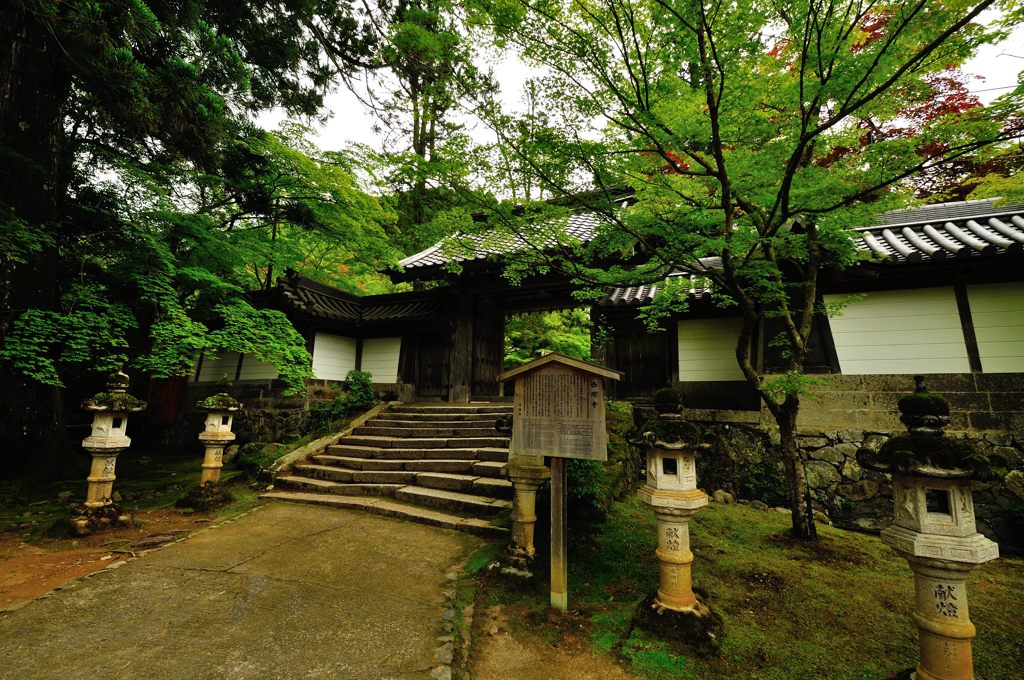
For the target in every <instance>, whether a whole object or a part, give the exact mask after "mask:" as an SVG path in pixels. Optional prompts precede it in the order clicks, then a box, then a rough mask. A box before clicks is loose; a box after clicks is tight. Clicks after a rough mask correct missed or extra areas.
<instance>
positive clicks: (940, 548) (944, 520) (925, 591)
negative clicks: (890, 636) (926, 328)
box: [857, 376, 999, 680]
mask: <svg viewBox="0 0 1024 680" xmlns="http://www.w3.org/2000/svg"><path fill="white" fill-rule="evenodd" d="M915 381H916V382H917V389H916V391H915V392H914V393H913V394H910V395H908V396H905V397H903V398H902V399H900V401H899V409H900V413H901V417H900V420H901V421H902V422H903V423H904V424H905V425H906V426H907V428H908V430H909V432H908V434H904V435H899V436H896V437H893V438H892V439H890V440H889V441H888V442H886V443H885V444H884V445H883V446H882V448H881V449H880V450H879V451H877V452H874V451H871V450H870V449H861V450H860V451H858V453H857V458H858V459H859V461H860V463H861V465H862V467H865V468H868V469H871V470H877V471H879V472H889V473H891V474H892V486H893V505H894V523H893V524H892V525H890V526H889V527H888V528H886V529H884V530H883V531H882V541H883V542H885V543H886V544H888V545H889V546H890V547H892V548H893V549H894V550H895V551H896V552H898V553H899V554H900V555H901V556H902V557H904V558H905V559H906V560H907V562H908V563H909V565H910V568H911V569H912V570H913V572H914V587H915V592H916V595H915V601H914V612H913V617H914V621H915V622H916V624H917V627H918V633H919V640H920V663H919V664H918V666H917V670H916V675H915V677H916V678H918V680H972V679H973V678H974V665H973V660H972V653H971V641H972V640H973V639H974V635H975V628H974V624H972V623H971V621H970V616H969V611H968V607H967V577H968V576H969V575H970V573H971V570H973V569H974V568H976V567H977V566H978V565H980V564H983V563H985V562H988V561H990V560H994V559H995V558H997V557H998V556H999V547H998V546H997V545H996V544H995V543H993V542H992V541H990V540H988V539H987V538H985V537H984V536H982V535H981V534H980V533H978V531H977V529H976V527H975V522H974V503H973V501H972V499H971V480H972V479H991V478H992V473H991V471H990V470H989V467H988V461H987V459H986V458H985V457H984V456H981V455H979V454H978V453H977V451H975V449H974V448H973V446H971V445H970V444H969V443H968V442H967V441H966V440H963V439H953V438H951V437H948V436H946V435H945V434H944V433H943V428H944V427H945V425H946V424H947V423H948V422H949V405H948V404H947V403H946V402H945V400H943V399H942V398H940V397H938V396H935V395H933V394H931V393H930V392H928V390H927V388H926V387H925V384H924V379H923V378H922V377H921V376H917V377H915Z"/></svg>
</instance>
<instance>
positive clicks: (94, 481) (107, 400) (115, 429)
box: [72, 371, 146, 534]
mask: <svg viewBox="0 0 1024 680" xmlns="http://www.w3.org/2000/svg"><path fill="white" fill-rule="evenodd" d="M82 408H83V409H84V410H86V411H91V412H92V413H93V417H92V432H91V433H90V434H89V436H88V437H86V438H85V439H83V440H82V448H84V449H85V450H86V451H88V452H89V454H90V455H91V456H92V467H91V469H90V470H89V477H88V478H87V481H88V482H89V489H88V492H87V494H86V498H85V504H84V506H83V507H82V508H81V509H80V510H79V512H78V515H77V516H76V517H74V518H73V519H72V524H73V526H74V529H75V531H76V532H77V533H80V534H86V533H89V532H90V531H92V530H94V529H96V528H97V527H98V526H102V525H107V524H110V523H111V522H112V521H122V522H128V521H130V517H128V516H127V515H122V513H121V512H120V511H119V510H117V509H116V508H115V507H114V501H113V500H112V499H111V493H112V491H113V486H114V479H116V477H115V476H114V468H115V466H116V465H117V455H118V454H119V453H121V452H122V451H124V450H125V449H127V448H128V447H129V446H130V445H131V443H132V440H131V439H130V438H129V437H128V435H127V430H128V414H129V413H135V412H138V411H141V410H143V409H144V408H146V402H144V401H140V400H139V399H136V398H135V397H133V396H132V395H130V394H128V376H127V375H125V374H124V373H122V372H121V371H114V372H113V373H111V374H110V376H109V377H108V378H107V389H106V391H105V392H100V393H99V394H97V395H96V396H95V397H93V398H91V399H87V400H86V401H85V402H83V403H82Z"/></svg>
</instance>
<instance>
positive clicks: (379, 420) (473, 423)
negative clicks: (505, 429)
mask: <svg viewBox="0 0 1024 680" xmlns="http://www.w3.org/2000/svg"><path fill="white" fill-rule="evenodd" d="M497 419H498V416H496V415H486V414H484V415H475V414H473V415H465V416H456V415H450V414H444V413H440V414H428V413H386V414H384V415H381V416H377V417H376V418H374V419H373V420H368V421H367V422H366V424H367V425H374V426H379V427H494V421H496V420H497Z"/></svg>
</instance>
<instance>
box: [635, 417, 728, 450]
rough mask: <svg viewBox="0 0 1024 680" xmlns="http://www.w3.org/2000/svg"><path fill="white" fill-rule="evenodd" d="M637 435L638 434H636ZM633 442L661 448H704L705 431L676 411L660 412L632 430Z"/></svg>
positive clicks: (705, 446)
mask: <svg viewBox="0 0 1024 680" xmlns="http://www.w3.org/2000/svg"><path fill="white" fill-rule="evenodd" d="M637 435H638V436H637ZM632 439H633V441H632V443H634V444H640V445H647V446H657V447H659V448H663V449H670V450H682V449H698V448H699V449H705V448H709V447H710V445H709V444H708V443H707V442H705V441H704V439H705V432H704V430H703V429H702V428H701V427H699V426H698V425H696V424H694V423H691V422H690V421H688V420H686V419H685V418H683V417H682V416H681V415H679V414H677V413H662V414H659V415H658V417H656V418H652V419H650V420H648V421H647V422H646V423H644V424H643V425H641V426H640V427H638V428H637V429H636V430H634V436H633V437H632Z"/></svg>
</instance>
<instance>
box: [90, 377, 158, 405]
mask: <svg viewBox="0 0 1024 680" xmlns="http://www.w3.org/2000/svg"><path fill="white" fill-rule="evenodd" d="M128 384H129V379H128V375H127V374H125V373H124V372H123V371H120V370H118V371H114V372H112V373H111V374H110V375H109V376H107V389H106V391H105V392H100V393H99V394H97V395H96V396H94V397H92V398H90V399H86V400H85V401H84V402H82V408H83V409H84V410H86V411H110V412H111V413H134V412H136V411H141V410H143V409H145V408H146V402H144V401H142V400H141V399H136V398H135V397H133V396H132V395H130V394H128Z"/></svg>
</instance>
